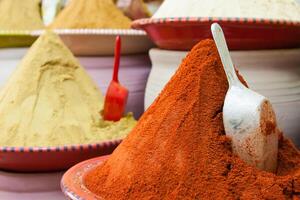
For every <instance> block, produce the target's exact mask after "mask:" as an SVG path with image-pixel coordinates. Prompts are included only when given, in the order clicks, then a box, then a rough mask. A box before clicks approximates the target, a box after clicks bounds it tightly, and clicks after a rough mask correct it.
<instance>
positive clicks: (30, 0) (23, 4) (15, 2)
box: [0, 0, 44, 30]
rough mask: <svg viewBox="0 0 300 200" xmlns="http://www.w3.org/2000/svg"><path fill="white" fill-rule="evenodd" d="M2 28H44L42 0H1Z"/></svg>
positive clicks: (0, 21) (0, 24)
mask: <svg viewBox="0 0 300 200" xmlns="http://www.w3.org/2000/svg"><path fill="white" fill-rule="evenodd" d="M0 14H1V16H0V30H34V29H43V27H44V24H43V21H42V17H41V12H40V0H0Z"/></svg>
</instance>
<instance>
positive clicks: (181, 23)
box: [132, 17, 300, 50]
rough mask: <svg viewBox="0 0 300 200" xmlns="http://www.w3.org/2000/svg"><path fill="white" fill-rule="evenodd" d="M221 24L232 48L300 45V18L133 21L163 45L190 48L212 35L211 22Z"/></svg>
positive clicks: (172, 47)
mask: <svg viewBox="0 0 300 200" xmlns="http://www.w3.org/2000/svg"><path fill="white" fill-rule="evenodd" d="M214 22H217V23H219V24H220V25H221V26H222V29H223V31H224V33H225V36H226V40H227V43H228V47H229V49H231V50H257V49H278V48H294V47H299V46H300V22H293V21H284V20H268V19H255V18H203V17H191V18H189V17H182V18H148V19H140V20H136V21H134V22H133V24H132V27H133V28H136V29H143V30H145V31H146V32H147V33H148V35H149V36H150V38H151V39H152V41H153V42H154V43H155V44H156V45H157V46H158V47H160V48H162V49H170V50H190V49H191V48H192V47H193V46H194V45H195V44H196V43H198V42H199V41H200V40H203V39H206V38H211V31H210V26H211V24H212V23H214Z"/></svg>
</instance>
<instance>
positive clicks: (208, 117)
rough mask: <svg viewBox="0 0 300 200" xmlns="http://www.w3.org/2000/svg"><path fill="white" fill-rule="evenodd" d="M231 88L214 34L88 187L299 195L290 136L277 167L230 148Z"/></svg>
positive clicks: (143, 192)
mask: <svg viewBox="0 0 300 200" xmlns="http://www.w3.org/2000/svg"><path fill="white" fill-rule="evenodd" d="M240 78H241V77H240ZM241 79H242V78H241ZM227 89H228V83H227V80H226V76H225V73H224V70H223V67H222V64H221V61H220V58H219V56H218V53H217V50H216V47H215V45H214V43H213V41H212V40H204V41H202V42H200V43H199V44H197V45H196V46H195V47H194V48H193V49H192V51H191V52H190V53H189V54H188V55H187V57H186V58H185V59H184V60H183V62H182V64H181V65H180V67H179V69H178V70H177V72H176V74H175V75H174V76H173V77H172V79H171V80H170V81H169V83H168V84H167V85H166V87H165V88H164V90H163V91H162V93H161V94H160V95H159V97H158V98H157V99H156V100H155V102H154V103H153V104H152V105H151V106H150V108H149V109H148V110H147V111H146V112H145V114H144V115H143V116H142V118H141V119H140V121H139V122H138V124H137V126H136V127H135V128H134V129H133V131H132V132H131V133H130V134H129V135H128V137H127V138H126V139H125V140H124V141H123V142H122V143H121V145H119V147H118V148H117V149H116V150H115V151H114V152H113V154H112V155H111V157H110V158H109V159H108V160H107V161H106V162H105V163H104V164H102V165H100V166H98V167H97V168H95V169H94V170H92V171H91V172H90V173H89V174H88V175H87V176H86V179H85V183H86V185H87V187H88V188H89V189H90V190H91V191H92V192H94V193H96V194H98V195H99V197H102V198H103V199H109V200H110V199H113V200H114V199H124V200H125V199H170V200H174V199H298V198H299V195H300V178H299V177H300V153H299V151H298V150H297V149H296V148H295V147H294V146H293V144H292V143H291V142H290V141H289V140H287V139H285V138H284V137H283V136H280V146H279V155H278V159H279V161H278V163H279V165H278V170H277V174H272V173H268V172H264V171H260V170H258V169H256V168H254V167H252V166H249V165H247V164H246V163H245V162H243V161H242V160H241V159H240V158H238V157H237V156H235V155H234V154H233V153H232V151H231V144H230V140H229V139H228V138H227V137H226V136H225V132H224V127H223V123H222V107H223V102H224V97H225V94H226V92H227Z"/></svg>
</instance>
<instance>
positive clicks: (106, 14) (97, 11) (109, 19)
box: [50, 0, 131, 29]
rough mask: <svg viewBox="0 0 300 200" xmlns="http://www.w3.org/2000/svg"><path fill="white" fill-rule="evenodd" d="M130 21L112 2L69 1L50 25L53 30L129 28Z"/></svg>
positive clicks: (103, 0)
mask: <svg viewBox="0 0 300 200" xmlns="http://www.w3.org/2000/svg"><path fill="white" fill-rule="evenodd" d="M130 23H131V20H130V19H129V18H128V17H126V16H125V15H124V14H123V13H122V11H121V10H119V9H118V8H117V7H116V5H115V4H114V3H113V1H112V0H88V1H86V0H71V2H70V3H69V5H67V6H66V8H65V9H64V10H63V11H62V12H61V13H60V14H59V15H58V16H57V18H56V19H55V20H54V22H53V23H52V24H51V25H50V27H51V28H55V29H83V28H109V29H127V28H130Z"/></svg>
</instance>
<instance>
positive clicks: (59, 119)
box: [0, 32, 136, 147]
mask: <svg viewBox="0 0 300 200" xmlns="http://www.w3.org/2000/svg"><path fill="white" fill-rule="evenodd" d="M103 101H104V99H103V96H102V94H101V92H100V90H99V89H98V88H97V86H96V84H95V83H94V82H93V80H92V79H91V78H90V76H89V75H88V74H87V73H86V71H85V70H84V68H83V67H82V66H81V65H80V63H79V62H78V61H77V60H76V58H75V57H74V56H73V55H72V53H71V52H70V50H69V49H68V48H67V47H66V46H65V45H64V43H63V42H62V41H61V40H60V38H59V37H58V36H57V35H55V34H54V33H52V32H46V33H45V34H43V35H42V36H41V37H40V38H39V39H37V41H36V42H35V43H34V44H33V45H32V47H31V48H30V50H29V51H28V53H27V55H26V56H25V57H24V58H23V60H22V62H21V63H20V65H19V66H18V67H17V69H16V70H15V72H14V73H13V74H12V76H11V77H10V79H9V81H8V82H7V83H6V85H5V86H4V88H3V89H2V90H1V91H0V146H14V147H20V146H32V147H45V146H62V145H72V144H87V143H96V142H99V141H103V140H111V139H120V138H123V137H125V136H126V135H127V133H128V132H129V131H130V130H131V129H132V127H133V126H134V125H135V123H136V121H135V120H134V118H133V117H132V115H127V116H126V117H123V118H122V119H121V120H120V121H118V122H111V121H104V120H103V118H102V116H101V115H100V114H99V112H100V111H101V110H102V109H103Z"/></svg>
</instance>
